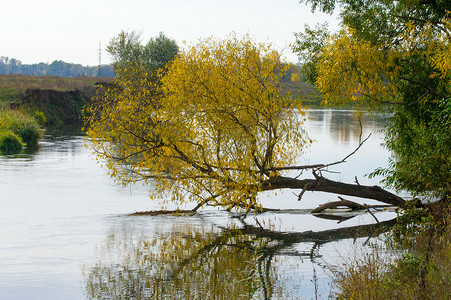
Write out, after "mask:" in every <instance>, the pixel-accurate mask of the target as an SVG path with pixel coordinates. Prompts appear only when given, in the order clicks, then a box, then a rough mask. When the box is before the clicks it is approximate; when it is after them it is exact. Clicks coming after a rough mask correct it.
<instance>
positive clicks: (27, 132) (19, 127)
mask: <svg viewBox="0 0 451 300" xmlns="http://www.w3.org/2000/svg"><path fill="white" fill-rule="evenodd" d="M0 130H2V131H11V132H13V133H14V134H15V135H17V136H19V137H20V138H21V139H22V141H23V142H24V143H25V144H26V145H27V146H29V147H33V146H35V145H36V144H37V143H38V141H39V139H40V138H41V132H40V128H39V124H38V122H37V121H36V119H35V118H34V117H32V116H30V115H28V114H26V113H24V112H22V111H19V110H3V111H0Z"/></svg>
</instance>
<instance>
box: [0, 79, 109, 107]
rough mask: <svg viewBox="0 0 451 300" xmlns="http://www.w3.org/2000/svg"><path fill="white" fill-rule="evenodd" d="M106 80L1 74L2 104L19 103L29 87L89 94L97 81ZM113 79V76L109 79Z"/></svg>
mask: <svg viewBox="0 0 451 300" xmlns="http://www.w3.org/2000/svg"><path fill="white" fill-rule="evenodd" d="M102 80H103V81H104V79H102V78H93V77H74V78H69V77H49V76H39V77H37V76H24V75H0V106H5V105H7V104H9V103H19V102H20V100H21V98H22V96H23V95H24V94H25V92H26V90H28V89H41V90H55V91H73V90H79V91H82V92H84V93H86V94H88V95H94V93H95V83H96V82H97V81H102ZM107 80H111V78H109V79H107Z"/></svg>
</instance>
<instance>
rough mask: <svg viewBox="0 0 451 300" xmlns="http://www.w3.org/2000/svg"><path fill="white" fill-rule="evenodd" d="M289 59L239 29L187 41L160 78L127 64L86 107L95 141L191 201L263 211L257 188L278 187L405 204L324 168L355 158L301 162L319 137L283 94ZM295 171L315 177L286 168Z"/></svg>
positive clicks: (116, 170)
mask: <svg viewBox="0 0 451 300" xmlns="http://www.w3.org/2000/svg"><path fill="white" fill-rule="evenodd" d="M286 66H287V64H284V62H283V60H282V58H281V56H280V54H279V53H278V52H277V51H274V50H273V49H272V47H271V45H268V44H261V43H256V42H255V41H254V40H253V39H252V38H250V37H248V36H246V37H244V38H242V39H238V38H237V37H236V36H234V35H231V36H229V37H228V38H226V39H224V40H217V39H213V38H209V39H206V40H202V41H200V42H198V43H197V44H194V45H191V46H187V47H185V48H184V50H182V51H181V52H180V53H179V54H178V56H177V57H176V58H175V59H174V60H173V61H171V62H170V63H169V64H168V65H167V67H166V69H165V70H164V71H161V72H159V77H158V80H150V79H149V78H154V76H148V74H147V73H146V72H147V70H146V69H145V68H140V67H139V66H138V65H136V64H135V65H133V64H132V65H129V66H124V67H125V68H128V69H127V70H126V73H127V74H129V75H130V76H127V77H120V78H118V79H117V80H116V83H115V84H114V85H112V86H110V87H109V89H108V91H107V92H106V93H105V94H104V95H103V96H102V97H100V98H99V99H97V100H96V101H94V102H93V104H92V106H91V107H90V109H89V110H88V112H89V117H88V118H87V126H88V129H87V136H88V137H89V140H90V142H89V145H90V146H91V147H92V148H93V149H94V151H95V153H96V154H97V157H98V159H99V160H101V161H103V162H105V163H106V165H107V166H108V168H109V169H110V174H111V175H112V176H113V177H115V178H116V179H119V180H120V181H121V182H122V183H124V184H128V183H132V182H137V181H143V182H144V183H145V184H149V185H150V186H151V188H150V195H151V196H152V197H154V198H156V197H159V196H161V195H164V194H166V195H169V196H167V197H166V198H167V199H170V200H168V201H173V202H176V203H179V204H181V203H184V202H187V201H192V202H194V205H193V206H194V209H193V210H197V209H198V208H200V207H203V206H206V205H211V206H220V207H224V208H226V209H239V210H242V211H245V212H248V211H250V210H254V209H255V210H261V209H262V207H261V204H260V203H259V198H258V197H257V195H258V194H259V192H262V191H269V190H277V189H300V190H301V193H300V195H299V197H301V196H302V194H303V193H304V192H305V191H323V192H329V193H335V194H340V195H348V196H356V197H362V198H368V199H374V200H378V201H382V202H384V203H388V204H391V205H395V206H403V205H405V201H404V200H403V199H402V198H400V197H398V196H396V195H394V194H392V193H390V192H388V191H386V190H384V189H382V188H380V187H378V186H364V185H360V184H358V183H343V182H337V181H332V180H330V179H327V178H326V177H324V176H323V174H324V172H323V171H324V170H326V169H327V168H329V167H331V166H332V165H335V164H339V163H342V162H344V161H346V159H347V158H348V157H345V158H343V160H340V161H337V162H331V163H324V164H314V165H297V164H296V161H298V159H299V157H300V155H302V153H304V151H305V150H306V148H307V147H308V146H309V144H310V143H311V142H312V140H311V138H310V137H309V136H308V134H307V133H306V131H305V130H304V129H303V127H302V125H303V122H304V120H305V118H306V116H305V113H306V112H305V110H304V108H303V106H302V103H301V102H300V101H299V100H297V99H293V98H290V97H287V96H286V95H284V96H282V94H281V90H280V84H281V80H282V79H283V76H284V72H285V68H286ZM362 143H363V140H361V141H360V143H359V145H357V149H356V151H357V150H358V148H359V147H360V146H361V144H362ZM350 155H352V153H351V154H350ZM293 170H298V171H300V172H306V171H309V172H310V173H311V174H312V175H311V178H306V179H300V178H295V177H290V176H288V175H287V174H288V173H289V171H293Z"/></svg>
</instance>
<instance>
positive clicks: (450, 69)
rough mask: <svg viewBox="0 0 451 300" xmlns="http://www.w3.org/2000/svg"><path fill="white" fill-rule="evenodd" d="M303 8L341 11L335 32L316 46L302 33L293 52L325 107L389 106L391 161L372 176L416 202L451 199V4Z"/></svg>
mask: <svg viewBox="0 0 451 300" xmlns="http://www.w3.org/2000/svg"><path fill="white" fill-rule="evenodd" d="M304 2H307V3H311V4H312V7H313V9H320V10H322V11H325V12H329V13H330V12H332V11H333V8H334V7H335V5H340V7H341V8H342V10H341V14H340V16H341V19H342V24H343V28H342V30H341V31H340V32H338V33H336V34H333V35H330V36H329V37H328V39H327V40H326V42H323V41H324V39H325V38H324V37H322V38H321V39H320V42H314V40H313V38H314V33H315V31H312V30H310V29H309V28H307V30H306V32H305V33H303V34H298V35H297V38H298V42H297V44H296V45H295V46H294V48H293V49H294V50H295V51H298V53H299V55H300V57H302V58H304V59H306V62H305V63H304V65H305V66H308V68H307V71H308V74H309V75H310V76H309V79H310V80H312V81H313V82H314V83H315V84H316V86H317V88H318V89H319V91H320V92H322V93H323V95H324V101H323V102H324V103H327V104H333V105H336V104H339V105H344V104H347V103H353V104H356V105H358V106H359V107H360V108H361V109H362V110H368V109H370V110H378V109H383V110H386V109H387V105H390V106H391V107H390V108H389V109H390V110H391V112H392V116H393V117H392V118H391V121H390V123H389V125H388V126H387V129H386V138H385V145H386V147H387V148H388V149H389V150H392V151H393V152H394V159H393V160H392V161H391V162H390V166H389V168H388V169H385V170H383V169H378V170H376V171H375V172H374V173H373V175H376V174H379V175H384V176H386V178H385V183H386V184H388V185H389V186H392V187H394V188H395V189H397V190H407V191H410V192H411V193H413V194H415V195H423V196H427V197H429V198H430V197H432V198H434V199H437V198H443V197H444V196H446V195H449V194H451V179H450V178H451V147H450V144H451V143H450V142H451V141H450V136H451V135H450V123H449V120H450V118H451V117H450V109H449V107H450V104H449V103H450V98H451V19H450V17H449V16H450V15H449V11H451V3H450V2H449V1H416V0H414V1H384V0H380V1H372V0H371V1H370V0H368V1H367V0H364V1H357V2H356V1H348V0H343V1H340V0H339V1H330V0H307V1H304ZM322 32H324V30H320V31H318V32H317V33H322ZM321 36H322V35H321ZM320 46H322V48H320ZM308 50H311V53H312V54H310V55H306V54H305V53H307V51H308Z"/></svg>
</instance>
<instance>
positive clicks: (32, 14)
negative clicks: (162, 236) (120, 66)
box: [0, 0, 338, 66]
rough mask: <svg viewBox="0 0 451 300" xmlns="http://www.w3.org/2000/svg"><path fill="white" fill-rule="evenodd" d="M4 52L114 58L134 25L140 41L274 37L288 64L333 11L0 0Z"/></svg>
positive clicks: (175, 1)
mask: <svg viewBox="0 0 451 300" xmlns="http://www.w3.org/2000/svg"><path fill="white" fill-rule="evenodd" d="M0 11H1V13H0V56H7V57H10V58H16V59H18V60H20V61H22V63H24V64H33V63H39V62H44V63H50V62H52V61H54V60H63V61H65V62H68V63H77V64H82V65H89V66H93V65H98V63H99V49H101V63H102V64H109V63H110V62H111V60H110V57H109V55H108V53H107V52H106V51H105V47H106V45H107V44H108V42H109V41H110V40H111V39H112V38H114V37H115V36H116V35H117V34H118V33H119V32H121V31H122V30H124V31H132V30H135V31H137V32H140V33H141V37H142V40H143V43H146V42H147V41H148V40H149V39H150V38H151V37H156V36H157V35H158V34H159V33H160V32H163V33H164V34H165V35H166V36H168V37H170V38H172V39H174V40H175V41H176V42H177V43H178V44H179V45H180V46H181V45H182V42H183V41H186V42H188V43H190V42H196V41H197V40H199V39H200V38H206V37H210V36H214V37H217V38H224V37H226V36H227V35H228V34H230V33H231V32H235V33H236V34H237V35H238V36H242V35H244V34H250V35H251V36H253V37H254V38H255V40H257V41H258V42H265V41H266V42H271V43H273V44H274V45H275V48H276V49H277V50H279V51H282V53H283V54H284V55H285V57H286V58H287V60H288V61H290V62H297V57H296V55H295V54H293V53H292V52H291V51H290V48H289V45H290V44H291V43H293V42H294V41H295V37H294V34H293V33H294V32H301V31H303V29H304V25H305V24H307V25H309V26H315V25H316V24H317V23H323V22H326V21H327V22H328V23H329V25H330V26H331V28H332V29H334V28H338V19H337V17H336V16H330V15H326V14H322V13H318V12H315V13H312V12H311V9H310V7H309V6H306V5H304V4H300V3H299V1H298V0H159V1H155V0H1V3H0Z"/></svg>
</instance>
